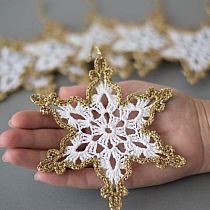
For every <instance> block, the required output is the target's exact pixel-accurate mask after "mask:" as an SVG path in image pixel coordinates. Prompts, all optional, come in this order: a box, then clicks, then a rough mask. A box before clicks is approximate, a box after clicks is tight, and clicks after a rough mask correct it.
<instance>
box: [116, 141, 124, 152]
mask: <svg viewBox="0 0 210 210" xmlns="http://www.w3.org/2000/svg"><path fill="white" fill-rule="evenodd" d="M117 148H118V149H119V150H120V151H121V152H123V153H124V152H125V145H124V144H123V143H120V144H118V145H117Z"/></svg>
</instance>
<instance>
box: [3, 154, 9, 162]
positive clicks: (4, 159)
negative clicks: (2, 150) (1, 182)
mask: <svg viewBox="0 0 210 210" xmlns="http://www.w3.org/2000/svg"><path fill="white" fill-rule="evenodd" d="M2 161H3V162H5V163H8V160H7V158H6V157H5V155H3V156H2Z"/></svg>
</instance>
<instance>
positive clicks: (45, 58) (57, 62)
mask: <svg viewBox="0 0 210 210" xmlns="http://www.w3.org/2000/svg"><path fill="white" fill-rule="evenodd" d="M24 51H25V52H27V53H30V54H32V55H33V56H36V58H37V60H36V62H35V70H36V71H38V72H45V71H52V70H54V69H56V68H59V67H60V66H62V65H63V64H64V62H65V61H66V59H67V58H68V57H73V56H74V55H75V52H76V51H75V48H74V47H72V46H70V45H68V44H65V43H62V42H60V41H58V40H55V39H48V40H46V41H40V42H35V43H31V44H27V45H25V47H24Z"/></svg>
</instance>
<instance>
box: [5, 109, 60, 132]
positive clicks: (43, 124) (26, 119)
mask: <svg viewBox="0 0 210 210" xmlns="http://www.w3.org/2000/svg"><path fill="white" fill-rule="evenodd" d="M9 124H10V126H11V127H13V128H25V129H38V128H59V126H58V125H57V124H56V122H55V120H54V119H53V117H52V116H50V115H43V114H42V113H41V112H38V111H30V110H28V111H20V112H17V113H15V114H14V115H13V116H12V117H11V119H10V121H9Z"/></svg>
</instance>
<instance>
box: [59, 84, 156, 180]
mask: <svg viewBox="0 0 210 210" xmlns="http://www.w3.org/2000/svg"><path fill="white" fill-rule="evenodd" d="M106 100H107V104H105V103H104V102H105V101H106ZM149 102H150V101H149V100H144V99H141V100H138V101H137V102H136V103H128V104H127V105H125V106H121V105H119V102H118V97H117V95H116V94H114V93H113V90H112V88H111V87H110V86H109V84H107V83H106V82H101V83H100V84H99V85H98V86H97V87H96V93H95V94H94V95H93V96H92V102H91V104H90V105H89V106H84V105H82V104H80V103H79V102H78V103H77V104H76V106H75V104H74V105H60V106H57V107H55V109H56V111H57V112H58V113H59V115H60V117H61V118H62V119H66V120H67V121H68V124H69V125H71V126H74V127H75V128H76V129H77V134H76V136H75V137H74V138H73V139H72V141H71V143H70V145H69V146H67V148H66V151H65V154H64V156H65V160H68V161H73V162H74V163H76V162H77V161H84V160H86V159H88V158H91V157H96V158H97V159H98V160H99V161H100V164H101V166H102V168H103V169H104V171H105V173H106V176H107V178H108V179H109V180H110V182H111V183H112V184H116V183H117V182H118V181H119V180H120V178H121V177H122V176H123V170H124V169H125V161H126V159H127V158H128V156H130V155H134V156H137V157H140V156H142V155H143V156H144V157H147V158H148V157H156V156H158V154H157V153H158V152H160V151H158V148H157V145H156V143H155V142H151V141H150V137H149V136H148V135H146V134H143V133H141V132H140V131H139V129H140V128H141V126H142V123H144V122H145V119H144V118H145V117H148V116H149V112H150V108H151V105H149ZM138 144H142V145H143V146H141V145H138ZM81 145H84V148H83V149H82V150H81V151H78V148H79V147H81ZM113 160H114V161H113ZM113 162H114V163H115V164H114V165H113Z"/></svg>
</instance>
